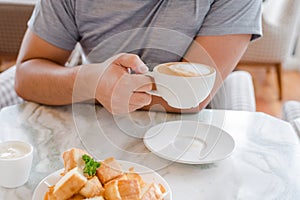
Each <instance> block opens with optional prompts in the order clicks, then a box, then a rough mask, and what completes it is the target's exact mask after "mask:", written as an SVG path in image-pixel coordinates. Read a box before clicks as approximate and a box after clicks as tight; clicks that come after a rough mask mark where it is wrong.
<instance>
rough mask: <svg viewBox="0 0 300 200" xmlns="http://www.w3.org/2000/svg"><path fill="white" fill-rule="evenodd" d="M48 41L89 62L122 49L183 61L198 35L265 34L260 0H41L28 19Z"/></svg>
mask: <svg viewBox="0 0 300 200" xmlns="http://www.w3.org/2000/svg"><path fill="white" fill-rule="evenodd" d="M28 25H29V28H30V29H31V30H32V31H33V32H35V33H36V34H37V35H38V36H40V37H41V38H43V39H45V40H46V41H48V42H49V43H51V44H53V45H55V46H57V47H60V48H62V49H66V50H72V49H73V48H74V46H75V44H76V43H77V42H80V44H81V46H82V47H83V50H84V52H85V54H86V55H87V58H88V59H89V62H103V61H105V60H106V59H107V58H109V57H111V56H113V55H116V54H117V53H121V52H128V53H135V54H138V55H139V56H140V57H141V58H142V60H143V61H144V62H145V63H146V64H148V66H150V67H151V66H154V65H156V64H157V63H163V62H170V61H179V60H180V59H181V58H182V56H183V55H184V54H185V52H186V51H187V49H188V47H189V46H190V44H191V42H192V40H193V39H194V38H195V37H196V36H198V35H225V34H252V39H255V38H257V37H259V36H260V35H261V34H262V30H261V0H120V1H119V0H118V1H117V0H101V1H100V0H59V1H57V0H41V1H40V2H39V3H38V4H37V5H36V8H35V10H34V13H33V15H32V17H31V19H30V21H29V23H28Z"/></svg>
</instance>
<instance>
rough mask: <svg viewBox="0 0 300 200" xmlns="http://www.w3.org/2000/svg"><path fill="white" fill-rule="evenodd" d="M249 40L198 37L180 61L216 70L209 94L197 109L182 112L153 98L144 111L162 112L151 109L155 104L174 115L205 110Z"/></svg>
mask: <svg viewBox="0 0 300 200" xmlns="http://www.w3.org/2000/svg"><path fill="white" fill-rule="evenodd" d="M250 38H251V35H250V34H241V35H223V36H198V37H197V38H196V39H195V40H194V42H193V44H192V45H191V46H190V48H189V49H188V51H187V53H186V55H185V56H184V58H183V60H182V61H188V62H194V63H204V64H209V65H212V66H213V67H215V68H216V71H217V76H216V82H215V85H214V88H213V89H212V92H211V94H210V95H209V96H208V97H207V98H206V99H205V100H204V101H203V102H202V103H200V105H199V106H198V107H195V108H191V109H184V110H180V109H176V108H172V107H170V106H169V105H168V104H167V103H166V102H165V101H164V100H163V99H161V98H159V97H156V96H153V97H152V102H151V104H150V105H148V106H146V107H144V109H146V110H149V109H153V110H160V111H163V109H161V106H159V107H152V106H153V105H157V104H159V105H162V106H163V107H164V109H165V111H167V112H175V113H180V112H182V113H190V112H198V111H200V110H201V109H203V108H205V107H206V106H207V104H208V103H209V102H210V100H211V98H212V97H213V96H214V94H215V93H216V91H217V89H218V88H219V87H220V86H221V84H222V83H223V81H224V79H225V78H226V77H227V76H228V74H229V73H230V72H232V70H233V69H234V68H235V66H236V65H237V63H238V62H239V60H240V58H241V57H242V55H243V54H244V52H245V51H246V49H247V47H248V44H249V41H250ZM151 107H152V108H151Z"/></svg>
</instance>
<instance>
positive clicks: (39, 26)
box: [28, 0, 79, 50]
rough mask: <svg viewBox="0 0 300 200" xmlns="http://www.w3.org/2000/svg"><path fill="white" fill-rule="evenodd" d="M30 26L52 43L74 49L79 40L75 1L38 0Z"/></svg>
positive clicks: (63, 47) (66, 48)
mask: <svg viewBox="0 0 300 200" xmlns="http://www.w3.org/2000/svg"><path fill="white" fill-rule="evenodd" d="M28 27H29V29H30V30H31V31H33V32H34V33H35V34H37V35H38V36H39V37H41V38H42V39H44V40H46V41H47V42H49V43H51V44H52V45H54V46H57V47H59V48H62V49H65V50H72V49H73V48H74V46H75V45H76V43H77V41H78V40H79V33H78V30H77V27H76V21H75V1H74V0H59V1H57V0H40V1H38V3H37V4H36V6H35V9H34V11H33V14H32V16H31V18H30V20H29V22H28Z"/></svg>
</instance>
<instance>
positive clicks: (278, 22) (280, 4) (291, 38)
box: [239, 0, 300, 99]
mask: <svg viewBox="0 0 300 200" xmlns="http://www.w3.org/2000/svg"><path fill="white" fill-rule="evenodd" d="M299 19H300V0H267V1H265V2H264V3H263V15H262V27H263V37H262V38H261V39H258V40H257V41H254V42H252V43H251V44H250V45H249V47H248V49H247V50H246V52H245V54H244V56H243V57H242V59H241V61H240V63H239V65H250V66H261V67H267V69H269V68H270V67H275V69H276V74H277V81H278V93H279V94H278V96H279V99H282V76H281V71H282V65H283V63H284V62H286V61H287V59H288V58H289V57H291V56H292V54H293V50H294V48H295V44H296V40H297V36H298V33H299V32H298V30H299V28H298V24H299Z"/></svg>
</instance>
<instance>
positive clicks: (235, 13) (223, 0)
mask: <svg viewBox="0 0 300 200" xmlns="http://www.w3.org/2000/svg"><path fill="white" fill-rule="evenodd" d="M226 34H252V38H251V39H252V40H253V39H256V38H258V37H260V36H261V35H262V27H261V0H243V1H241V0H215V1H213V3H212V4H211V9H210V11H209V12H208V14H207V15H206V17H205V19H204V22H203V24H202V27H201V28H200V30H199V32H198V35H226Z"/></svg>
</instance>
